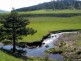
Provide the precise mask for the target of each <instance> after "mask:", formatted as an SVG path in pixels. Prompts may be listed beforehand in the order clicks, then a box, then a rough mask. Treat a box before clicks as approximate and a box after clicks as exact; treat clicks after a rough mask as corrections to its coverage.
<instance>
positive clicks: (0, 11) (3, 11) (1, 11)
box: [0, 9, 8, 13]
mask: <svg viewBox="0 0 81 61" xmlns="http://www.w3.org/2000/svg"><path fill="white" fill-rule="evenodd" d="M5 12H8V11H5V10H1V9H0V13H5Z"/></svg>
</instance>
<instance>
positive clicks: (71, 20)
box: [21, 16, 81, 42]
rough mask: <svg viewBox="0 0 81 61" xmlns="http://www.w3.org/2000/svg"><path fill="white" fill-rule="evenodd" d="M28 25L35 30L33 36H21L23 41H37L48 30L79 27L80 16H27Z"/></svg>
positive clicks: (80, 22)
mask: <svg viewBox="0 0 81 61" xmlns="http://www.w3.org/2000/svg"><path fill="white" fill-rule="evenodd" d="M29 20H30V22H31V23H30V25H28V27H32V28H34V29H35V30H37V33H36V34H34V35H33V36H31V35H28V36H26V37H24V38H23V40H21V41H24V42H27V41H29V42H32V41H39V40H40V39H42V37H43V36H45V35H46V34H47V33H49V32H50V31H56V30H69V29H81V16H74V17H29Z"/></svg>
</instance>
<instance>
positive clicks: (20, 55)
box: [0, 48, 33, 61]
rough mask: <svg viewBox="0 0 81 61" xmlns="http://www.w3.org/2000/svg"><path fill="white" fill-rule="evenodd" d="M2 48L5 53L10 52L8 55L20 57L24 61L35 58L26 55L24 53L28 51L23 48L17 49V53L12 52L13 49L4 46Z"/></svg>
mask: <svg viewBox="0 0 81 61" xmlns="http://www.w3.org/2000/svg"><path fill="white" fill-rule="evenodd" d="M0 50H1V51H2V52H4V53H6V54H8V55H11V56H13V57H15V58H20V59H22V60H23V61H27V60H33V59H32V58H29V57H27V56H25V55H24V54H25V53H26V51H23V50H16V52H15V53H13V52H12V49H11V50H6V49H3V48H0Z"/></svg>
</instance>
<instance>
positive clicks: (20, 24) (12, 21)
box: [0, 10, 36, 40]
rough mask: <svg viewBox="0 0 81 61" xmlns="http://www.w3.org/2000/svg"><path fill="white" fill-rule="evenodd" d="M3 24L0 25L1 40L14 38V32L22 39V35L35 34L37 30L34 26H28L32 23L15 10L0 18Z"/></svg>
mask: <svg viewBox="0 0 81 61" xmlns="http://www.w3.org/2000/svg"><path fill="white" fill-rule="evenodd" d="M0 23H1V24H2V25H1V26H0V36H1V38H0V39H1V40H4V39H7V40H12V39H13V38H12V36H13V35H12V33H13V29H14V33H15V36H16V40H17V39H22V36H26V35H29V34H31V35H33V34H34V33H36V31H35V30H34V29H32V28H29V27H27V25H29V24H30V22H29V20H28V19H23V18H22V17H20V16H19V15H18V13H17V12H16V11H15V10H12V11H11V13H10V14H9V15H7V16H5V17H3V18H2V19H1V20H0Z"/></svg>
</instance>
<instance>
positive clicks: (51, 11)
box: [19, 9, 81, 14]
mask: <svg viewBox="0 0 81 61" xmlns="http://www.w3.org/2000/svg"><path fill="white" fill-rule="evenodd" d="M64 13H81V10H69V9H68V10H36V11H27V12H19V14H64Z"/></svg>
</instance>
